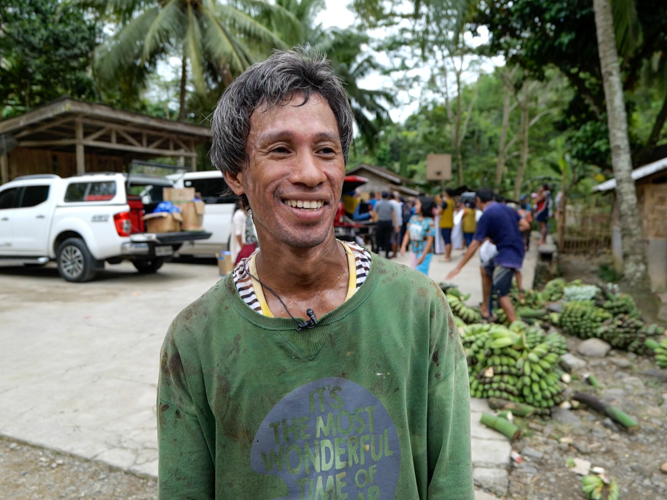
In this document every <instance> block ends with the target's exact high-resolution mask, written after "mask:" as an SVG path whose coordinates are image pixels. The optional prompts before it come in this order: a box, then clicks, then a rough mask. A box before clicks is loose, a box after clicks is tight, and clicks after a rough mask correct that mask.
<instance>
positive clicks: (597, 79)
mask: <svg viewBox="0 0 667 500" xmlns="http://www.w3.org/2000/svg"><path fill="white" fill-rule="evenodd" d="M612 4H613V5H614V20H615V28H616V32H617V41H618V43H619V46H620V54H621V55H622V57H623V60H622V64H621V71H622V73H623V85H624V90H625V92H626V104H627V106H628V109H629V114H630V117H631V118H630V120H629V121H630V123H629V125H630V130H629V133H630V140H631V147H632V149H633V157H634V160H635V163H637V162H639V161H640V160H641V159H642V158H645V157H646V155H647V154H650V152H651V150H652V149H653V148H654V147H655V145H656V144H657V143H658V142H659V141H660V140H665V139H667V131H665V130H663V128H664V127H663V125H664V116H662V117H661V115H659V114H658V111H659V109H660V108H661V104H662V103H663V102H664V100H665V99H667V93H665V88H667V86H666V85H665V82H667V77H666V76H665V75H667V69H666V67H667V62H666V59H667V58H666V57H665V54H667V37H666V36H665V32H667V3H665V2H664V1H662V0H634V1H630V0H626V1H620V0H619V1H614V2H612ZM475 22H476V23H477V26H485V27H486V28H488V29H489V32H490V35H491V39H490V43H489V50H490V52H491V53H494V54H503V55H505V56H506V57H507V58H508V60H509V61H510V62H512V63H516V64H519V65H520V66H521V67H522V68H524V69H525V70H526V71H528V72H529V74H531V75H533V76H534V77H535V78H538V79H545V78H547V72H548V70H549V68H551V67H557V68H558V69H559V70H560V72H561V74H562V75H564V76H565V77H566V78H567V79H568V81H569V84H570V86H571V88H572V89H573V90H574V95H573V96H572V98H571V101H570V104H569V107H568V110H567V113H565V115H564V116H565V118H563V119H562V120H561V121H560V122H559V123H558V128H559V129H560V130H562V131H564V132H565V131H569V133H570V140H569V143H570V149H571V152H572V154H573V156H574V157H575V158H576V159H578V160H580V161H582V162H584V163H592V164H596V165H599V166H601V167H603V168H606V169H610V167H611V163H610V150H609V140H608V131H607V127H606V123H607V117H606V113H605V104H604V90H603V85H602V75H601V72H600V58H599V54H598V45H597V38H596V30H595V19H594V13H593V3H592V2H590V1H589V0H551V1H549V2H535V1H533V0H494V1H492V2H490V3H488V9H485V10H480V11H478V12H477V15H476V18H475ZM656 55H657V57H656ZM650 88H652V89H654V91H649V94H650V95H652V96H653V97H654V99H655V100H653V101H651V102H646V90H647V89H650ZM640 117H641V119H640ZM654 129H655V131H656V138H655V140H654V141H653V142H651V139H650V137H651V133H652V132H653V131H654ZM661 130H662V133H660V131H661Z"/></svg>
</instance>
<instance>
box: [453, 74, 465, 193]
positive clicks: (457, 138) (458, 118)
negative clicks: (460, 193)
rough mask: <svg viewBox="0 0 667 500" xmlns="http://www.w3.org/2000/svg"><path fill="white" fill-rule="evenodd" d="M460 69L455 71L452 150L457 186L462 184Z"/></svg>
mask: <svg viewBox="0 0 667 500" xmlns="http://www.w3.org/2000/svg"><path fill="white" fill-rule="evenodd" d="M462 114H463V113H462V111H461V71H460V70H457V71H456V129H455V131H454V151H455V153H456V172H457V178H458V183H459V186H462V185H463V156H462V155H461V118H462V117H461V115H462Z"/></svg>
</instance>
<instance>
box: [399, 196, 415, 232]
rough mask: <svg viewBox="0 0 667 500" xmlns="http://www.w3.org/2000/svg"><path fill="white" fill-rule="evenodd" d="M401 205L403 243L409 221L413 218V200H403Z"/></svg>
mask: <svg viewBox="0 0 667 500" xmlns="http://www.w3.org/2000/svg"><path fill="white" fill-rule="evenodd" d="M401 203H402V208H401V211H402V213H401V220H402V221H403V224H402V225H401V237H400V239H399V241H400V242H401V243H403V238H404V237H405V232H406V231H407V230H408V221H409V220H410V217H412V200H406V199H404V198H401Z"/></svg>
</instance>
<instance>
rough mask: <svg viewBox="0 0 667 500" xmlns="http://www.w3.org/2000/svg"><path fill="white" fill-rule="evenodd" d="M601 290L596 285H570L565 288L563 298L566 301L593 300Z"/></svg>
mask: <svg viewBox="0 0 667 500" xmlns="http://www.w3.org/2000/svg"><path fill="white" fill-rule="evenodd" d="M599 292H600V289H599V288H598V287H596V286H595V285H568V286H566V287H565V288H564V289H563V300H564V301H565V302H581V301H584V300H593V299H594V298H595V296H596V295H597V294H598V293H599Z"/></svg>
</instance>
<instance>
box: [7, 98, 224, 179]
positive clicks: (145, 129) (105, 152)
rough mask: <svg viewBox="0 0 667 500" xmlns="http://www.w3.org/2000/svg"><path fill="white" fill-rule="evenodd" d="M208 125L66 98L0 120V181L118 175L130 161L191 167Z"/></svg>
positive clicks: (203, 141) (195, 167) (208, 137)
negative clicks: (161, 161) (158, 160)
mask: <svg viewBox="0 0 667 500" xmlns="http://www.w3.org/2000/svg"><path fill="white" fill-rule="evenodd" d="M210 137H211V131H210V129H209V128H208V127H204V126H200V125H193V124H191V123H183V122H177V121H172V120H164V119H162V118H154V117H152V116H147V115H142V114H139V113H133V112H129V111H121V110H117V109H114V108H112V107H110V106H106V105H104V104H97V103H87V102H81V101H76V100H74V99H70V98H69V97H67V96H64V97H61V98H59V99H56V100H55V101H53V102H50V103H48V104H45V105H44V106H40V107H39V108H36V109H34V110H32V111H29V112H28V113H25V114H23V115H21V116H17V117H14V118H9V119H7V120H2V121H0V181H1V182H3V183H4V182H8V181H10V180H12V179H14V178H16V177H19V176H21V175H29V174H57V175H60V176H61V177H69V176H72V175H77V174H83V173H84V172H105V171H106V172H122V171H124V170H125V169H124V167H125V166H127V165H129V164H130V163H131V162H132V160H149V159H154V158H176V159H180V164H182V165H184V166H185V167H189V168H190V169H191V170H196V169H197V150H196V147H197V145H199V144H202V143H205V142H207V141H208V140H209V139H210Z"/></svg>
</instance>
